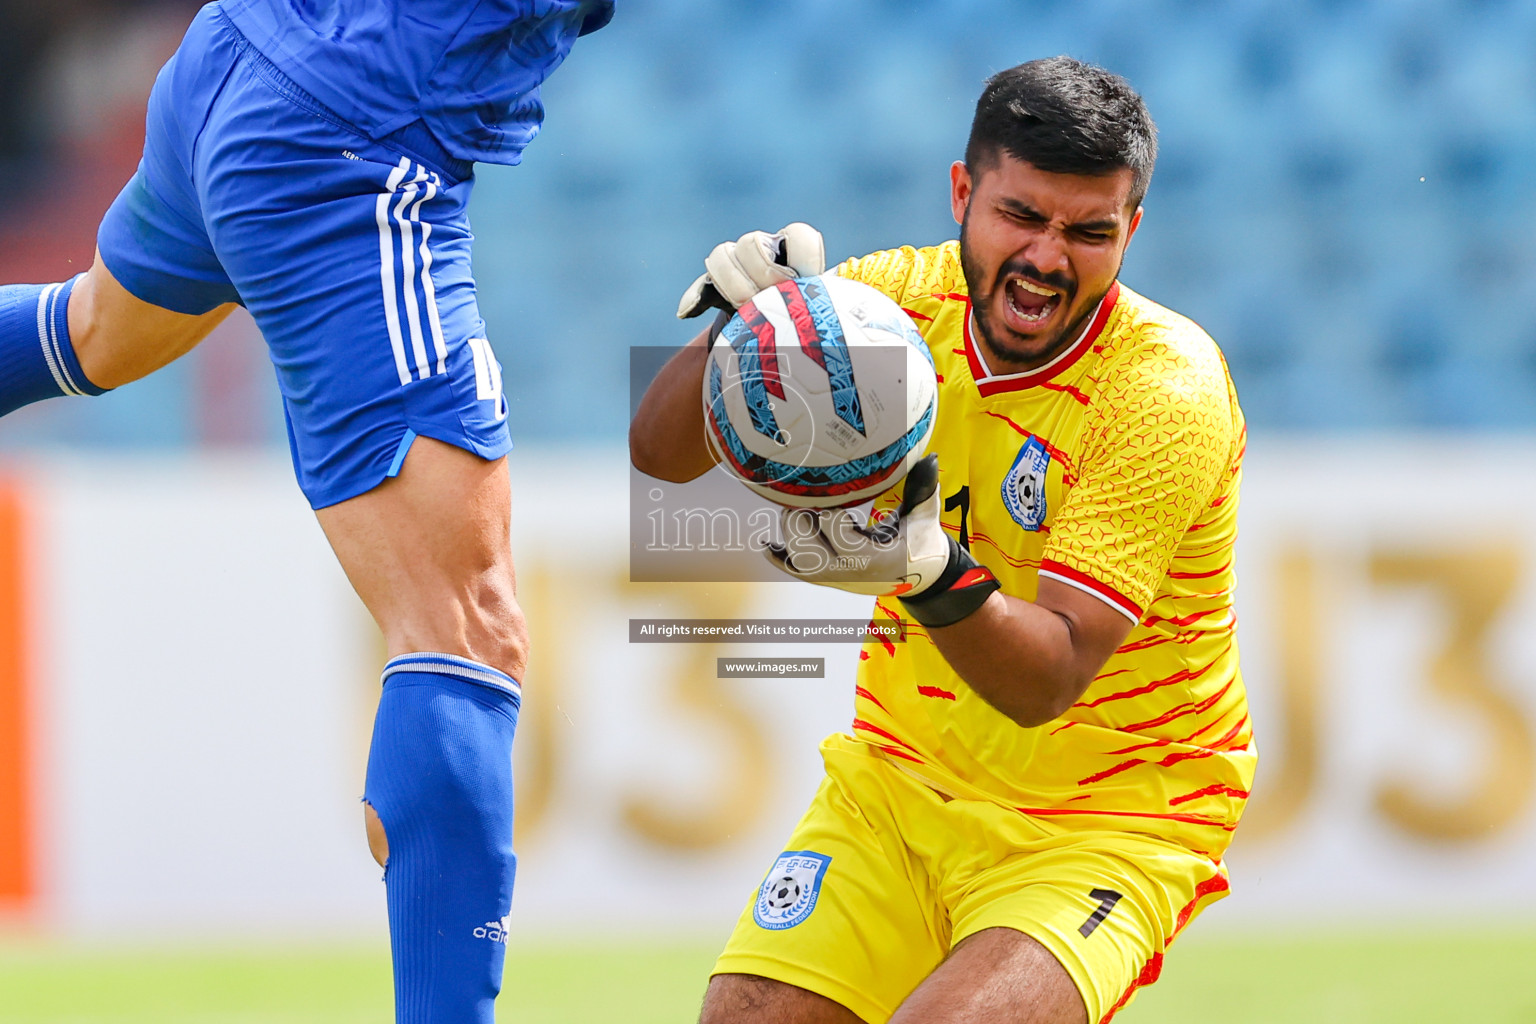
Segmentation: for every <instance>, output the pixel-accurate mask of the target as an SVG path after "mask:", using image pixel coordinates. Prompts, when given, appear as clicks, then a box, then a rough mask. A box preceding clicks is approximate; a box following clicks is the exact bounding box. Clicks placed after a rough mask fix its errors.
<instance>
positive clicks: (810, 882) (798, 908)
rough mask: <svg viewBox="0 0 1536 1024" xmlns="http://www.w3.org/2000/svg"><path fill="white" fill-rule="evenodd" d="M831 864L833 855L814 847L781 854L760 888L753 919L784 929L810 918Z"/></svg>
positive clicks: (777, 928) (774, 927) (760, 924)
mask: <svg viewBox="0 0 1536 1024" xmlns="http://www.w3.org/2000/svg"><path fill="white" fill-rule="evenodd" d="M831 863H832V858H831V857H827V856H825V855H823V854H820V853H812V852H811V851H810V850H794V851H786V852H784V853H781V854H779V859H778V860H776V861H774V862H773V868H772V870H770V871H769V872H768V877H767V878H765V879H763V884H762V887H761V888H760V889H758V890H757V902H756V903H754V904H753V906H752V920H754V921H756V922H757V923H758V925H759V926H760V927H763V928H767V929H769V930H770V931H781V930H783V929H785V928H793V927H794V926H795V925H797V924H799V923H800V922H801V921H804V920H805V919H806V918H808V917H810V916H811V911H813V910H815V909H816V897H817V896H819V895H821V880H822V878H823V877H824V876H825V875H826V873H827V865H828V864H831Z"/></svg>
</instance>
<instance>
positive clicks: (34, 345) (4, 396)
mask: <svg viewBox="0 0 1536 1024" xmlns="http://www.w3.org/2000/svg"><path fill="white" fill-rule="evenodd" d="M78 280H80V278H78V277H75V278H71V279H70V280H68V281H65V282H64V283H63V284H7V285H0V416H4V415H5V414H6V413H8V412H14V411H15V410H17V409H20V408H21V407H22V406H24V405H31V404H32V403H33V402H40V401H42V400H43V399H45V398H58V397H59V396H60V395H99V394H101V393H102V391H104V390H105V389H104V388H99V387H97V386H96V385H94V384H92V383H91V382H90V381H88V380H86V379H85V374H84V373H82V372H81V371H80V361H79V360H77V359H76V358H75V347H74V345H72V344H70V341H69V317H68V315H67V314H68V310H69V294H70V292H72V291H74V290H75V282H76V281H78Z"/></svg>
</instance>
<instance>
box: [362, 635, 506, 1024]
mask: <svg viewBox="0 0 1536 1024" xmlns="http://www.w3.org/2000/svg"><path fill="white" fill-rule="evenodd" d="M520 704H521V690H520V688H519V687H518V684H517V682H516V681H515V680H514V679H512V677H511V676H508V675H505V674H504V673H501V672H498V671H496V670H495V669H493V668H488V667H487V666H485V665H481V664H477V663H476V662H473V661H470V660H468V659H466V658H457V657H454V656H452V655H448V654H402V655H401V656H400V657H398V658H394V659H391V660H390V662H389V664H387V665H385V666H384V693H383V696H382V697H381V698H380V700H379V713H378V717H377V718H376V719H375V720H374V725H373V746H372V748H371V749H370V751H369V753H368V778H367V782H366V783H365V785H364V794H363V799H364V800H365V801H366V802H367V803H368V804H369V805H370V806H372V807H373V809H374V811H375V812H377V814H378V816H379V821H380V822H381V823H382V824H383V825H384V835H385V838H386V839H387V840H388V841H389V860H388V863H387V864H386V865H385V868H384V885H385V889H386V891H387V896H388V902H389V935H390V947H391V949H392V950H393V952H394V964H395V1020H396V1024H493V1022H494V1020H495V1000H496V994H497V993H498V992H500V991H501V971H502V965H503V962H504V961H505V958H506V948H507V947H506V928H507V916H508V914H509V913H511V910H512V883H513V880H514V879H515V878H516V876H517V858H516V856H514V855H513V853H512V735H513V733H514V732H515V731H516V730H517V711H518V707H519V706H520Z"/></svg>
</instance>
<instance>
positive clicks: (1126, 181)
mask: <svg viewBox="0 0 1536 1024" xmlns="http://www.w3.org/2000/svg"><path fill="white" fill-rule="evenodd" d="M1133 179H1134V175H1133V173H1132V171H1131V170H1130V168H1122V169H1121V170H1118V171H1115V172H1113V173H1111V174H1105V175H1084V174H1053V173H1051V172H1048V171H1042V170H1040V169H1038V168H1037V167H1035V166H1034V165H1033V164H1029V163H1026V162H1024V161H1022V160H1016V159H1014V158H1013V157H1011V156H1009V155H1008V154H1007V153H999V154H997V155H996V156H995V157H994V158H993V159H992V160H991V161H989V162H988V163H986V164H985V165H983V166H980V167H978V168H974V169H973V168H968V167H967V166H966V165H965V164H964V163H956V164H955V165H954V166H953V167H952V168H950V185H951V192H950V202H951V205H952V206H953V209H954V215H955V220H956V221H958V222H959V223H960V262H961V264H962V265H963V267H964V268H965V282H966V285H967V286H968V287H969V288H970V293H971V310H972V313H973V314H974V317H975V327H976V331H977V333H978V334H980V336H981V340H982V342H983V343H984V344H985V345H986V348H987V354H988V356H989V358H988V362H989V363H990V364H995V365H993V366H992V369H993V370H994V371H995V372H1001V373H1017V372H1021V371H1025V370H1031V369H1035V368H1036V367H1039V366H1043V365H1045V364H1046V363H1048V362H1050V360H1052V359H1053V358H1055V357H1056V356H1057V355H1058V354H1059V353H1060V352H1061V351H1062V350H1063V349H1065V348H1066V347H1068V346H1069V345H1071V343H1072V342H1073V341H1075V340H1076V339H1077V337H1078V335H1079V334H1081V333H1082V330H1083V328H1084V327H1085V326H1086V325H1087V322H1088V319H1089V317H1091V316H1092V315H1093V312H1094V309H1095V308H1096V307H1097V306H1098V304H1099V300H1100V299H1102V298H1103V297H1104V295H1105V293H1106V292H1108V291H1109V289H1110V286H1111V285H1113V284H1114V282H1115V277H1116V276H1117V275H1118V274H1119V273H1120V264H1121V262H1122V261H1123V260H1124V258H1125V247H1126V245H1127V244H1129V243H1130V240H1131V236H1132V235H1133V234H1135V232H1136V227H1137V225H1139V224H1140V223H1141V209H1140V207H1136V208H1132V206H1131V201H1130V194H1131V186H1132V183H1133Z"/></svg>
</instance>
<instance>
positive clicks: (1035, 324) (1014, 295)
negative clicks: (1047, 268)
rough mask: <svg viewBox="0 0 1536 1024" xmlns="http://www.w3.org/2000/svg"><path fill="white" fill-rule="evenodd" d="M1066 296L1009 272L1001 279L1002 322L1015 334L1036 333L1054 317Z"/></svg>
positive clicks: (1060, 291)
mask: <svg viewBox="0 0 1536 1024" xmlns="http://www.w3.org/2000/svg"><path fill="white" fill-rule="evenodd" d="M1066 299H1067V296H1066V295H1065V293H1064V292H1063V291H1062V290H1061V289H1059V288H1052V287H1050V286H1048V285H1045V284H1041V283H1040V282H1038V281H1032V280H1030V279H1029V278H1027V277H1024V276H1023V275H1022V274H1010V275H1008V277H1006V278H1004V279H1003V318H1004V322H1005V323H1006V324H1007V325H1008V329H1009V330H1011V331H1013V332H1014V333H1016V334H1024V335H1035V334H1039V333H1040V332H1041V331H1042V330H1044V329H1045V328H1046V327H1047V326H1048V325H1050V323H1051V321H1052V320H1054V319H1055V317H1056V311H1057V310H1058V309H1060V308H1061V307H1062V306H1063V305H1064V304H1065V303H1066Z"/></svg>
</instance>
